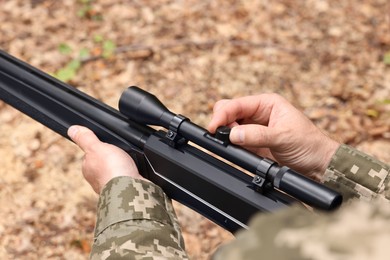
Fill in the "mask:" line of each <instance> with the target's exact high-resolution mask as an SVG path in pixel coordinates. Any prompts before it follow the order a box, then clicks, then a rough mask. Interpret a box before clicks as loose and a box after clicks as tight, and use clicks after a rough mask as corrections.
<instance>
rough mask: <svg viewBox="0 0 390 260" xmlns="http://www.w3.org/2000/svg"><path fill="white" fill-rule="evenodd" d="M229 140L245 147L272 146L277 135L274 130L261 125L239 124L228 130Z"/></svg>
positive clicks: (275, 141)
mask: <svg viewBox="0 0 390 260" xmlns="http://www.w3.org/2000/svg"><path fill="white" fill-rule="evenodd" d="M229 137H230V141H231V142H232V143H234V144H237V145H241V146H246V147H249V148H250V147H267V148H268V147H274V146H275V145H276V144H277V137H276V135H275V131H274V130H270V129H269V128H268V127H266V126H262V125H239V126H236V127H233V128H232V130H231V132H230V136H229Z"/></svg>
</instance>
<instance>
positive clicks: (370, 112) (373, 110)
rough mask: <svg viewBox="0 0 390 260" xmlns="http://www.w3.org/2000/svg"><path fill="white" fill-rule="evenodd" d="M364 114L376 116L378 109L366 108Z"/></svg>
mask: <svg viewBox="0 0 390 260" xmlns="http://www.w3.org/2000/svg"><path fill="white" fill-rule="evenodd" d="M366 115H368V116H370V117H375V118H376V117H378V116H379V111H378V110H375V109H367V110H366Z"/></svg>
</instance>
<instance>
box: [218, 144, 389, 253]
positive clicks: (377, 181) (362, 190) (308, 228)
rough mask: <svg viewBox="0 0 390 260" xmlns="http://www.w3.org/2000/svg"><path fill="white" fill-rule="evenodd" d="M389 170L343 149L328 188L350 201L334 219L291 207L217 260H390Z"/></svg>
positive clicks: (259, 223) (259, 221)
mask: <svg viewBox="0 0 390 260" xmlns="http://www.w3.org/2000/svg"><path fill="white" fill-rule="evenodd" d="M389 169H390V167H389V166H388V165H386V164H384V163H382V162H380V161H378V160H376V159H374V158H372V157H371V156H368V155H366V154H364V153H362V152H359V151H357V150H356V149H354V148H352V147H349V146H346V145H341V146H340V148H339V149H338V150H337V152H336V154H335V155H334V156H333V158H332V160H331V162H330V165H329V167H328V169H327V171H326V174H325V178H324V182H325V184H326V185H329V186H331V187H333V188H335V189H337V190H339V191H340V192H342V193H343V195H344V196H346V198H347V199H346V203H344V204H343V206H342V207H341V208H340V209H339V210H338V211H336V212H334V213H324V212H315V213H311V212H309V211H308V210H303V209H302V208H301V207H292V208H288V209H286V210H282V211H279V212H275V213H272V214H269V213H268V214H259V215H257V216H256V217H255V218H254V219H253V220H252V221H251V223H250V225H249V226H250V230H249V231H243V232H241V233H239V234H237V236H236V239H235V240H234V241H233V242H232V243H230V244H228V245H225V246H223V247H221V248H220V249H219V250H218V251H217V252H216V254H215V255H214V259H215V260H221V259H223V260H233V259H312V260H331V259H340V260H341V259H342V260H352V259H353V260H360V259H362V260H366V259H370V260H374V259H388V258H389V255H390V247H389V245H390V204H389V198H390V196H389Z"/></svg>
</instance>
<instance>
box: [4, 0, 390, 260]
mask: <svg viewBox="0 0 390 260" xmlns="http://www.w3.org/2000/svg"><path fill="white" fill-rule="evenodd" d="M0 48H1V49H2V50H5V51H7V52H9V53H10V54H12V55H14V56H16V57H18V58H20V59H22V60H24V61H26V62H28V63H30V64H32V65H33V66H36V67H38V68H40V69H41V70H44V71H46V72H48V73H50V74H52V75H54V76H55V77H57V78H59V79H61V80H63V81H65V82H67V83H69V84H71V85H73V86H75V87H77V88H78V89H80V90H82V91H84V92H86V93H88V94H90V95H92V96H94V97H96V98H98V99H100V100H102V101H104V102H105V103H107V104H109V105H111V106H113V107H115V108H116V107H117V102H118V99H119V96H120V94H121V92H122V91H123V90H124V89H125V88H126V87H127V86H130V85H137V86H139V87H141V88H143V89H146V90H148V91H150V92H152V93H154V94H155V95H157V96H158V97H159V98H160V99H161V100H162V101H163V103H165V104H166V105H167V107H168V108H169V109H170V110H172V111H174V112H176V113H180V114H183V115H186V116H187V117H189V118H191V120H192V121H193V122H195V123H197V124H200V125H202V126H207V123H208V122H209V120H210V117H211V114H212V108H213V105H214V103H215V102H216V101H217V100H219V99H223V98H234V97H239V96H245V95H255V94H259V93H266V92H276V93H279V94H281V95H283V96H284V97H286V98H287V99H288V100H290V101H291V102H292V103H293V104H294V105H295V106H297V107H298V108H299V109H300V110H302V111H303V112H304V113H305V114H306V115H307V116H308V117H309V118H310V119H312V120H313V121H314V122H315V123H316V125H318V127H320V128H321V129H323V130H324V131H325V132H327V133H328V134H329V135H331V136H333V137H334V138H336V139H337V140H339V141H340V142H344V143H347V144H350V145H353V146H356V147H358V148H359V149H361V150H363V151H366V152H368V153H370V154H373V155H374V156H376V157H378V158H380V159H381V160H384V161H386V162H390V128H389V127H390V2H389V1H388V0H361V1H352V0H345V1H337V0H306V1H294V0H281V1H276V0H275V1H268V0H243V1H237V0H235V1H233V0H231V1H228V0H224V1H223V0H215V1H211V0H204V1H192V0H187V1H185V0H171V1H168V0H154V1H146V0H145V1H141V0H138V1H137V0H133V1H130V0H128V1H125V0H63V1H55V0H0ZM82 156H83V154H82V153H81V152H80V151H79V150H78V149H77V147H76V146H75V145H73V144H72V143H71V142H69V141H66V140H64V139H63V138H61V137H60V136H59V135H57V134H55V133H53V132H51V131H50V130H48V129H46V128H45V127H43V126H41V125H39V124H38V123H36V122H35V121H33V120H32V119H30V118H28V117H26V116H24V115H22V114H21V113H19V112H17V111H16V110H14V109H13V108H11V107H9V106H8V105H5V104H4V103H2V102H1V101H0V165H1V166H0V205H1V209H0V258H1V259H86V258H88V254H89V251H90V245H91V241H92V234H93V228H94V223H95V212H96V201H97V195H96V194H94V192H93V191H92V189H91V188H90V187H89V186H88V185H87V183H86V182H85V181H84V180H83V178H82V175H81V160H82ZM175 208H176V210H177V213H178V215H179V220H180V223H181V225H182V229H183V235H184V238H185V241H186V246H187V250H188V252H189V255H190V257H191V258H192V259H208V258H209V257H210V255H211V254H212V253H213V251H214V250H215V249H216V248H218V246H219V245H220V244H223V243H226V242H228V241H229V240H231V239H233V236H232V235H231V234H229V233H228V232H226V231H224V230H223V229H221V228H219V227H217V226H216V225H214V224H213V223H211V222H210V221H208V220H206V219H204V218H203V217H201V216H200V215H198V214H197V213H194V212H192V211H191V210H189V209H187V208H185V207H184V206H181V205H179V204H178V203H175Z"/></svg>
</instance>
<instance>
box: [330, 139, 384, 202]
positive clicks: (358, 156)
mask: <svg viewBox="0 0 390 260" xmlns="http://www.w3.org/2000/svg"><path fill="white" fill-rule="evenodd" d="M389 170H390V166H389V165H387V164H385V163H383V162H380V161H379V160H377V159H375V158H373V157H371V156H369V155H367V154H365V153H363V152H360V151H358V150H356V149H354V148H352V147H350V146H347V145H341V146H340V147H339V149H338V150H337V151H336V153H335V155H334V156H333V157H332V159H331V162H330V164H329V166H328V168H327V170H326V172H325V175H324V178H323V182H324V183H325V184H326V185H328V186H330V187H332V188H334V189H335V190H338V191H340V192H341V193H342V194H343V196H344V201H346V200H349V199H351V198H359V199H363V200H371V199H373V198H376V197H383V198H384V199H387V200H390V192H389V185H390V174H389Z"/></svg>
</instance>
